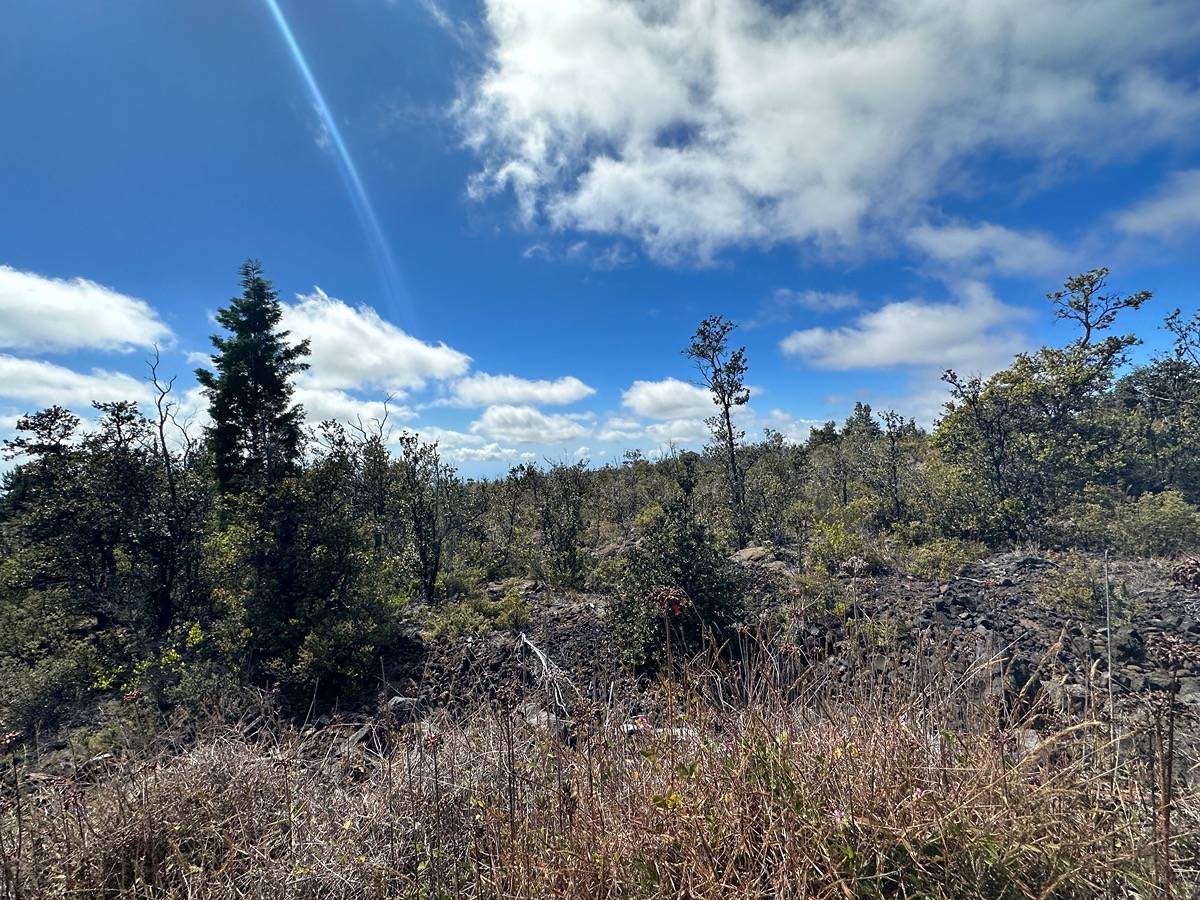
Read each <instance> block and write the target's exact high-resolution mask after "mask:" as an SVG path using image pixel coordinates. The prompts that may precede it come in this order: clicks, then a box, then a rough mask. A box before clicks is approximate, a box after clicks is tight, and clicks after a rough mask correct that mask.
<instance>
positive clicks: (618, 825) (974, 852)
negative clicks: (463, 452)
mask: <svg viewBox="0 0 1200 900" xmlns="http://www.w3.org/2000/svg"><path fill="white" fill-rule="evenodd" d="M522 646H524V645H522ZM739 646H740V647H741V648H742V650H741V652H742V658H741V659H739V660H736V661H735V660H730V659H729V658H728V657H725V658H721V657H718V656H715V655H712V654H706V655H704V656H702V657H698V658H695V659H690V660H680V659H678V654H675V658H674V659H673V660H672V664H673V665H672V669H671V671H672V673H673V677H672V678H671V685H670V691H671V698H670V701H669V702H670V703H671V705H672V707H673V708H674V711H675V712H674V718H673V719H672V720H670V722H671V725H672V727H667V728H661V729H649V730H646V729H639V730H636V731H634V732H633V733H632V734H631V736H627V735H626V729H625V728H624V724H625V713H624V710H625V708H626V706H625V704H627V703H632V702H633V698H632V697H622V696H620V695H619V694H617V693H610V694H609V699H607V700H600V701H595V700H588V699H586V698H583V697H578V698H577V699H575V700H574V701H573V708H572V710H571V711H572V714H573V716H574V722H575V733H574V736H573V739H572V740H566V739H564V738H563V737H562V736H561V735H559V734H558V733H556V732H553V731H552V730H550V729H546V728H544V727H541V726H540V725H534V724H531V723H527V722H526V720H525V718H524V717H521V716H514V715H513V714H512V711H513V709H514V708H519V703H520V698H519V697H518V696H513V697H511V698H509V699H508V700H507V701H505V703H503V704H501V705H500V708H498V709H495V710H488V709H477V710H475V711H474V712H473V713H470V714H468V715H467V716H466V717H465V718H463V719H462V720H460V721H457V722H451V721H449V720H448V719H446V718H438V719H432V720H426V721H424V722H421V723H416V724H414V725H409V726H401V727H397V726H394V725H389V724H387V723H386V722H383V723H381V724H380V725H379V726H378V727H376V728H375V729H374V730H373V731H372V733H371V736H370V738H369V739H368V740H363V741H360V742H359V743H358V744H356V745H353V746H352V747H351V749H350V750H343V749H342V748H343V747H345V746H346V745H347V742H348V740H349V737H350V735H351V734H352V733H353V732H354V731H356V730H357V729H356V728H353V726H346V727H329V728H326V729H323V730H310V731H309V732H306V733H304V734H300V733H297V732H296V731H294V730H292V729H290V728H288V727H287V726H283V725H280V724H278V723H272V724H271V725H270V727H269V728H260V729H257V730H256V731H255V732H254V733H253V734H247V733H246V732H245V731H234V732H227V733H223V734H217V735H215V736H213V737H210V738H209V739H208V740H206V741H203V742H201V743H200V744H198V745H197V746H196V747H194V748H193V749H192V750H190V751H188V752H186V753H183V754H182V755H178V756H169V755H166V754H163V755H161V756H150V757H147V758H144V759H140V760H130V761H128V763H127V764H126V766H125V767H124V768H123V770H122V771H120V772H117V773H115V774H114V775H113V776H112V777H110V778H107V779H103V780H99V781H89V780H87V779H82V778H80V779H72V780H62V781H56V782H47V783H44V784H43V785H42V786H41V787H39V788H38V790H37V791H36V792H34V793H33V794H32V795H31V794H29V792H28V791H26V794H25V796H24V798H23V803H22V807H21V810H20V812H19V814H18V811H17V810H16V809H15V808H14V807H11V806H10V807H8V808H7V809H6V810H5V812H4V813H3V818H0V852H2V853H3V854H4V855H3V856H0V860H3V861H4V865H5V872H6V878H9V880H8V881H6V882H5V885H6V888H5V889H6V890H7V891H8V895H11V896H13V897H17V896H20V897H22V900H24V898H25V897H43V896H45V897H48V898H54V897H63V898H65V897H68V896H104V897H113V898H119V900H124V898H129V900H134V898H137V900H142V898H145V900H150V898H151V897H153V898H155V900H159V898H168V897H180V898H183V897H188V898H192V900H216V898H227V897H234V898H243V897H245V898H251V897H253V898H260V897H261V898H266V897H282V896H287V897H304V898H307V897H322V898H324V897H334V898H351V897H353V898H358V897H414V898H416V897H430V898H434V897H465V898H510V897H511V898H517V897H520V898H535V897H536V898H542V897H547V898H553V897H563V898H565V897H584V898H593V897H594V898H606V900H607V898H613V900H616V898H625V897H631V896H635V897H646V898H654V900H659V898H661V900H666V898H680V897H688V898H697V900H699V898H727V897H754V898H768V897H779V898H785V900H792V898H800V897H819V898H833V897H846V896H850V897H880V896H896V897H904V896H908V897H913V896H922V897H934V898H946V900H948V898H951V897H954V898H974V900H983V898H995V897H1014V898H1015V897H1038V896H1046V897H1051V896H1053V897H1068V898H1072V897H1093V896H1097V895H1101V894H1104V893H1105V892H1106V891H1110V892H1112V893H1113V894H1114V895H1116V896H1126V895H1130V894H1135V893H1137V894H1140V895H1141V896H1146V895H1147V892H1148V891H1149V890H1157V891H1159V892H1160V893H1162V894H1165V893H1166V892H1167V891H1173V892H1174V893H1175V895H1176V896H1187V895H1189V894H1190V892H1191V891H1192V890H1194V889H1195V887H1196V885H1197V884H1200V882H1197V880H1196V873H1195V863H1194V855H1195V849H1196V846H1197V834H1196V830H1197V826H1198V824H1200V816H1198V813H1200V809H1198V805H1197V797H1196V795H1195V793H1194V792H1193V791H1192V789H1190V788H1185V787H1181V786H1180V785H1178V784H1176V783H1175V782H1176V780H1175V779H1174V777H1173V775H1172V773H1171V766H1172V763H1171V762H1170V760H1169V758H1168V757H1171V756H1172V755H1173V754H1174V752H1175V749H1174V747H1173V743H1172V742H1173V738H1172V730H1171V728H1172V718H1171V715H1172V714H1171V712H1170V709H1169V708H1167V709H1164V710H1162V711H1161V713H1162V714H1161V715H1160V716H1158V718H1157V729H1156V730H1155V729H1152V731H1153V732H1154V733H1155V734H1156V736H1157V737H1156V741H1155V745H1154V754H1153V755H1154V757H1155V759H1154V765H1153V766H1152V769H1153V773H1154V779H1153V781H1152V782H1150V784H1149V785H1147V782H1146V781H1145V779H1143V778H1142V776H1141V773H1140V772H1139V770H1138V765H1139V764H1140V760H1139V759H1138V758H1137V756H1136V755H1132V754H1130V755H1129V757H1130V763H1129V764H1126V765H1122V766H1121V767H1120V768H1115V767H1114V766H1113V760H1114V759H1115V758H1116V757H1115V754H1112V753H1109V752H1105V751H1102V750H1101V751H1098V750H1097V748H1095V747H1094V743H1095V739H1094V736H1095V734H1096V733H1097V732H1101V733H1103V732H1104V731H1105V727H1104V726H1103V725H1102V723H1101V722H1099V721H1093V720H1089V719H1086V718H1085V719H1082V720H1078V721H1067V722H1064V723H1063V725H1062V726H1061V727H1060V728H1057V729H1055V730H1053V731H1049V732H1047V731H1045V730H1043V733H1042V740H1041V742H1040V744H1039V745H1038V746H1037V748H1036V749H1029V748H1023V746H1022V745H1019V744H1018V743H1017V739H1018V736H1019V735H1020V734H1022V733H1023V731H1024V729H1026V728H1028V727H1029V722H1030V720H1028V719H1025V718H1020V717H1018V718H1015V719H1006V718H1005V715H1004V713H1003V711H1002V710H1001V709H1000V708H999V707H998V706H997V705H996V704H995V703H994V702H992V701H991V700H990V699H989V697H988V690H989V689H990V685H991V678H990V677H989V676H990V674H991V673H992V671H993V670H994V664H995V661H994V660H993V659H982V660H979V661H978V663H977V664H976V665H975V667H974V668H973V669H972V671H971V672H970V673H968V674H967V675H965V676H960V677H958V678H949V677H947V678H945V679H944V680H938V679H937V678H936V676H934V677H928V678H922V679H918V680H917V682H916V683H915V684H914V681H913V679H912V677H911V676H910V675H909V674H908V673H899V672H898V673H896V677H894V678H891V679H890V680H889V679H887V678H884V677H882V676H878V677H872V679H871V680H869V682H868V683H865V684H863V685H862V686H861V687H858V688H847V687H846V686H843V685H838V684H835V683H833V682H831V681H830V680H829V679H828V678H827V677H826V674H825V673H824V672H823V671H821V670H819V669H812V668H806V667H805V665H804V660H803V656H802V655H801V654H799V653H798V652H792V651H790V650H783V649H780V648H779V647H777V646H774V645H772V644H771V643H770V642H769V641H768V640H766V639H765V636H764V635H762V634H755V633H747V634H746V635H743V636H742V638H741V640H740V644H739ZM530 652H531V653H532V650H531V651H530ZM533 655H534V656H535V658H536V656H537V654H533ZM547 662H549V660H548V659H547ZM551 669H552V665H551V667H550V668H548V669H547V670H545V671H550V670H551ZM545 671H543V673H542V674H543V675H544V674H545ZM798 676H799V677H798ZM540 681H541V678H540V676H539V677H537V678H536V679H535V684H534V685H533V686H534V688H535V689H539V688H542V687H544V685H541V684H540ZM899 685H903V687H899ZM562 690H563V691H564V692H567V691H568V688H566V686H565V685H564V686H563V688H562ZM553 698H554V694H553V692H547V693H546V702H547V703H552V702H553ZM658 701H659V702H660V703H663V704H666V703H667V702H668V699H667V694H666V691H664V692H663V693H660V694H659V695H658ZM640 702H641V703H642V704H653V703H654V697H653V696H651V697H643V698H641V700H640ZM660 712H663V713H665V712H667V710H666V709H665V708H663V709H661V710H660ZM1032 714H1033V713H1031V715H1032ZM1158 738H1161V739H1158ZM1145 787H1150V788H1152V789H1153V791H1154V799H1153V802H1152V803H1149V804H1143V803H1141V802H1139V796H1140V794H1141V792H1142V791H1143V789H1144V788H1145ZM1168 807H1170V808H1169V809H1168ZM30 836H35V837H36V840H34V841H31V840H30ZM1167 843H1169V844H1170V845H1171V848H1170V849H1168V848H1167V846H1166V845H1167ZM15 846H19V847H20V849H19V851H18V850H15V849H14V847H15ZM14 854H19V855H18V856H17V857H16V858H15V860H14ZM7 873H12V874H11V877H10V876H9V875H8V874H7ZM8 885H12V887H8ZM22 892H23V893H22Z"/></svg>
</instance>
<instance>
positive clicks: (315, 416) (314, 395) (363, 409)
mask: <svg viewBox="0 0 1200 900" xmlns="http://www.w3.org/2000/svg"><path fill="white" fill-rule="evenodd" d="M292 401H293V402H295V403H301V404H303V405H304V417H305V419H306V420H307V421H308V422H309V423H310V424H316V423H319V422H325V421H328V420H330V419H332V420H334V421H335V422H347V423H352V424H357V423H359V422H362V423H363V424H369V423H374V422H383V421H384V420H385V417H386V420H387V421H388V422H391V423H396V422H402V421H404V420H406V419H410V418H412V415H413V413H412V410H411V409H409V408H408V407H405V406H398V405H396V404H395V403H389V404H386V406H385V404H384V402H383V401H382V400H363V399H360V398H358V397H355V396H352V395H351V394H348V393H346V392H345V391H339V390H335V389H331V388H314V387H309V386H306V385H303V384H301V385H297V387H296V389H295V391H294V392H293V394H292Z"/></svg>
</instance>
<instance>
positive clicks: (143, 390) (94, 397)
mask: <svg viewBox="0 0 1200 900" xmlns="http://www.w3.org/2000/svg"><path fill="white" fill-rule="evenodd" d="M0 397H3V398H5V399H6V400H9V401H12V402H14V403H18V404H21V403H23V404H26V405H27V406H28V407H29V411H31V412H32V411H33V409H34V408H39V409H40V408H43V407H47V406H52V405H54V404H58V405H59V406H66V407H86V406H89V405H91V403H92V401H96V402H106V401H113V400H136V401H147V400H149V399H150V392H149V390H148V388H147V385H146V382H145V381H141V380H139V379H137V378H132V377H130V376H129V375H124V374H122V373H120V372H107V371H105V370H103V369H93V370H92V371H91V372H86V373H85V372H76V371H74V370H73V369H68V368H66V367H65V366H59V365H56V364H54V363H50V362H45V361H44V360H37V359H20V358H18V357H15V356H9V355H8V354H5V353H0Z"/></svg>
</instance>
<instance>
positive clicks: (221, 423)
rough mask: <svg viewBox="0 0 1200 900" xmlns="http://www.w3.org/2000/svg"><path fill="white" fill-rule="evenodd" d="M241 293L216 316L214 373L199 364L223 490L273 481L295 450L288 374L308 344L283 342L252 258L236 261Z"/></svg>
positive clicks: (279, 311) (297, 434) (275, 301)
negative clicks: (220, 330) (218, 330)
mask: <svg viewBox="0 0 1200 900" xmlns="http://www.w3.org/2000/svg"><path fill="white" fill-rule="evenodd" d="M241 275H242V295H241V296H240V297H234V298H233V299H232V300H231V301H230V302H229V305H228V306H226V307H224V308H223V309H221V310H220V311H219V312H218V313H217V322H218V323H220V325H221V326H222V327H223V328H224V329H225V330H226V331H227V332H228V333H229V336H228V337H222V336H220V335H213V337H212V343H213V347H215V348H216V351H217V352H216V353H215V354H213V357H212V360H213V366H214V368H215V370H216V371H209V370H207V369H198V370H197V371H196V378H197V380H198V381H199V382H200V384H201V386H202V387H203V388H204V390H205V393H206V394H207V395H208V400H209V415H210V416H211V417H212V425H211V426H210V428H209V441H210V445H211V448H212V454H213V460H214V465H215V468H216V476H217V484H218V486H219V487H220V490H221V492H222V493H240V492H242V491H247V490H252V489H256V488H265V487H269V486H271V485H274V484H276V483H278V481H279V480H280V479H281V478H282V477H284V476H285V475H286V474H288V473H289V472H291V471H292V470H293V468H294V466H295V463H296V459H297V457H298V456H299V453H300V442H301V423H302V421H303V418H304V410H303V408H302V407H300V406H298V405H293V404H292V402H291V399H292V385H291V377H292V376H293V375H295V374H296V373H297V372H301V371H303V370H305V369H307V368H308V364H307V363H305V362H303V361H302V359H303V357H305V356H307V355H308V352H309V350H308V341H307V340H305V341H301V342H300V343H298V344H289V343H288V341H287V337H288V332H286V331H280V330H279V322H280V319H281V318H282V316H283V308H282V307H281V305H280V303H279V295H278V294H277V293H276V292H275V289H274V288H273V287H272V286H271V282H269V281H267V280H266V279H265V278H264V277H263V270H262V265H261V264H260V263H259V262H257V261H256V260H246V262H244V263H243V264H242V269H241Z"/></svg>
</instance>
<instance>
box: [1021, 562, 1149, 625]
mask: <svg viewBox="0 0 1200 900" xmlns="http://www.w3.org/2000/svg"><path fill="white" fill-rule="evenodd" d="M1104 595H1105V583H1104V564H1103V563H1102V562H1101V561H1100V560H1096V559H1091V558H1089V557H1087V556H1085V555H1083V554H1082V553H1076V552H1071V553H1067V554H1064V555H1063V556H1062V557H1061V558H1060V559H1059V560H1058V562H1057V564H1056V565H1055V566H1053V567H1052V568H1050V569H1048V570H1047V571H1046V574H1045V575H1043V576H1042V579H1041V581H1039V582H1038V593H1037V596H1038V601H1039V602H1041V603H1042V604H1043V605H1044V606H1047V607H1049V608H1051V609H1054V610H1057V611H1058V612H1060V613H1062V614H1063V615H1066V616H1070V617H1072V618H1076V619H1081V620H1084V621H1089V620H1096V619H1102V618H1103V617H1104V603H1105V600H1104ZM1108 603H1109V605H1110V608H1111V612H1112V617H1113V620H1114V621H1118V622H1125V621H1129V619H1130V618H1132V617H1133V616H1134V615H1135V614H1136V613H1137V612H1138V609H1139V604H1138V603H1137V601H1135V600H1134V598H1133V597H1132V596H1131V592H1130V590H1129V586H1128V585H1127V584H1126V583H1125V581H1124V580H1122V579H1118V578H1112V577H1111V576H1110V577H1109V580H1108Z"/></svg>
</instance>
